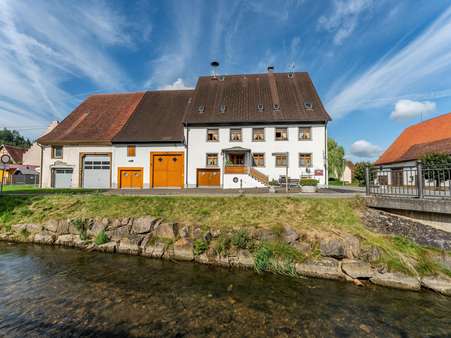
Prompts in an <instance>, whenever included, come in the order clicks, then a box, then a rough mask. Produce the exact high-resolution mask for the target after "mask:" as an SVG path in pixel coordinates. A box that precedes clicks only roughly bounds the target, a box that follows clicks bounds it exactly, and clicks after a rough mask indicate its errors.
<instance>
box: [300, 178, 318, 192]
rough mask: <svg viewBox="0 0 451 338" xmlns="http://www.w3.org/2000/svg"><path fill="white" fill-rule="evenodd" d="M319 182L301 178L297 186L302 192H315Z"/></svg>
mask: <svg viewBox="0 0 451 338" xmlns="http://www.w3.org/2000/svg"><path fill="white" fill-rule="evenodd" d="M318 183H319V181H318V180H317V179H314V178H301V180H300V181H299V184H300V185H301V191H302V192H316V187H317V185H318Z"/></svg>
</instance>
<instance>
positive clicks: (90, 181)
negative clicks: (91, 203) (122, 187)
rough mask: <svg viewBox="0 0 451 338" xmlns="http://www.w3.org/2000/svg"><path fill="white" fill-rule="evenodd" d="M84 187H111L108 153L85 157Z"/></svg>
mask: <svg viewBox="0 0 451 338" xmlns="http://www.w3.org/2000/svg"><path fill="white" fill-rule="evenodd" d="M83 188H98V189H108V188H110V157H109V156H108V155H86V156H85V157H84V158H83Z"/></svg>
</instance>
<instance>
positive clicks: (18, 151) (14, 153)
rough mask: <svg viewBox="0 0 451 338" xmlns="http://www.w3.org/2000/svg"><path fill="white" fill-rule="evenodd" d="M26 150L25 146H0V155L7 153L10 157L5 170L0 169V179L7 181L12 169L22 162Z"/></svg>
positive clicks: (12, 172)
mask: <svg viewBox="0 0 451 338" xmlns="http://www.w3.org/2000/svg"><path fill="white" fill-rule="evenodd" d="M26 151H27V149H26V148H22V147H17V146H11V145H9V144H3V145H1V146H0V156H1V155H4V154H7V155H9V157H10V158H11V163H10V164H9V165H8V168H7V169H6V170H0V181H1V180H3V182H9V181H10V179H11V176H12V175H13V174H14V171H15V170H16V169H17V165H19V164H22V162H23V155H24V153H25V152H26Z"/></svg>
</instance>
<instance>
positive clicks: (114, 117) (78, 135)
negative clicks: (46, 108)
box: [38, 93, 144, 144]
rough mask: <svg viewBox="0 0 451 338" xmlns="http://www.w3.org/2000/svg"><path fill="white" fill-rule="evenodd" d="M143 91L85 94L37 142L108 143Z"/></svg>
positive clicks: (140, 97)
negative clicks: (74, 106) (81, 99)
mask: <svg viewBox="0 0 451 338" xmlns="http://www.w3.org/2000/svg"><path fill="white" fill-rule="evenodd" d="M143 95H144V93H127V94H100V95H93V96H90V97H88V98H87V99H86V100H85V101H83V102H82V103H81V104H80V105H79V106H78V107H77V108H75V110H74V111H73V112H72V113H70V114H69V116H67V117H66V118H65V119H64V120H63V121H62V122H61V123H60V124H59V125H58V126H57V127H56V128H55V129H53V130H52V131H51V132H49V133H48V134H46V135H44V136H42V137H41V138H39V139H38V143H40V144H109V143H111V140H112V139H113V137H114V136H115V135H116V134H117V133H118V132H119V131H120V130H121V129H122V127H123V126H124V124H125V123H126V122H127V120H128V119H129V117H130V116H131V114H132V113H133V111H134V110H135V108H136V106H137V105H138V103H139V102H140V101H141V99H142V97H143Z"/></svg>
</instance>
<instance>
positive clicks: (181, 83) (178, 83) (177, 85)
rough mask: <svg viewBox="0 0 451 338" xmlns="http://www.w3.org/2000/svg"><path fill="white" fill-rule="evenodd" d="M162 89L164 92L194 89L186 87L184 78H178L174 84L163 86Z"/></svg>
mask: <svg viewBox="0 0 451 338" xmlns="http://www.w3.org/2000/svg"><path fill="white" fill-rule="evenodd" d="M160 89H162V90H181V89H192V87H189V86H187V85H185V82H184V81H183V79H182V78H178V79H177V80H175V81H174V83H172V84H170V85H166V86H163V87H161V88H160Z"/></svg>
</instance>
